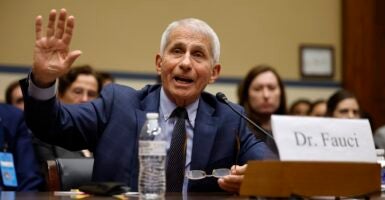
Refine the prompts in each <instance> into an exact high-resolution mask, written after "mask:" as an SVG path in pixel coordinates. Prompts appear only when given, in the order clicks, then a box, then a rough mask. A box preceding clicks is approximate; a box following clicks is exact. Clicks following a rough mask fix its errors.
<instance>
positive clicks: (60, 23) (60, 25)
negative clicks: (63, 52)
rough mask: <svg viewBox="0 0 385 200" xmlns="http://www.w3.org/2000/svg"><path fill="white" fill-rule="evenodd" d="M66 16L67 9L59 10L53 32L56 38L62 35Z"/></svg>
mask: <svg viewBox="0 0 385 200" xmlns="http://www.w3.org/2000/svg"><path fill="white" fill-rule="evenodd" d="M66 18H67V11H66V9H64V8H62V9H61V10H60V14H59V20H58V22H57V26H56V32H55V37H56V38H57V39H61V38H62V37H63V33H64V27H65V21H66Z"/></svg>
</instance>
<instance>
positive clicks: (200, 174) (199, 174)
mask: <svg viewBox="0 0 385 200" xmlns="http://www.w3.org/2000/svg"><path fill="white" fill-rule="evenodd" d="M235 139H236V140H235V141H236V144H235V147H236V149H237V156H236V159H235V165H234V170H235V171H236V166H237V165H238V155H239V150H240V138H239V133H238V134H235ZM227 175H231V170H230V169H227V168H219V169H214V170H213V172H212V173H211V174H206V172H205V171H203V170H190V171H187V172H186V174H185V176H186V177H187V178H188V179H190V180H200V179H204V178H206V177H215V178H222V177H224V176H227Z"/></svg>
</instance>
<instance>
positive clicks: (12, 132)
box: [0, 104, 43, 191]
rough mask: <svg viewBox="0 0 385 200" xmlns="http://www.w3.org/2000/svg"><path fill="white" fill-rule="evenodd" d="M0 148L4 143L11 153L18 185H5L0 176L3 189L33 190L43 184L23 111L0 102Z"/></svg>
mask: <svg viewBox="0 0 385 200" xmlns="http://www.w3.org/2000/svg"><path fill="white" fill-rule="evenodd" d="M0 129H1V130H0V134H1V135H0V137H1V138H2V139H1V140H0V141H1V142H0V143H1V144H0V148H1V151H3V146H4V144H6V146H7V152H8V153H12V155H13V161H14V166H15V171H16V176H17V182H18V187H17V188H12V187H5V186H4V185H3V182H2V179H1V177H0V187H3V189H4V190H17V191H34V190H38V189H39V187H40V186H41V185H42V184H43V177H42V176H41V174H40V170H39V168H38V163H37V160H36V158H35V154H34V151H33V147H32V137H31V134H30V133H29V131H28V128H27V126H26V124H25V121H24V117H23V112H22V111H21V110H19V109H17V108H15V107H13V106H10V105H6V104H0Z"/></svg>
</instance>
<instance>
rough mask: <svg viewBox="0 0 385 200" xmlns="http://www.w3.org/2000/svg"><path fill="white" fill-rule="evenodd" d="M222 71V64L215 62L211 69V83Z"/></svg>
mask: <svg viewBox="0 0 385 200" xmlns="http://www.w3.org/2000/svg"><path fill="white" fill-rule="evenodd" d="M220 73H221V65H220V64H215V65H214V67H213V68H212V69H211V77H210V80H209V83H214V82H215V81H216V80H217V79H218V77H219V74H220Z"/></svg>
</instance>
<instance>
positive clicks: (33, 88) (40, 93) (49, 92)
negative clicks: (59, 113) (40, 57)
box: [28, 73, 57, 100]
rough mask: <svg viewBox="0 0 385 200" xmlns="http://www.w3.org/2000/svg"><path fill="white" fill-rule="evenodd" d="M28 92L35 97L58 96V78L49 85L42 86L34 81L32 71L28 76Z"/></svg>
mask: <svg viewBox="0 0 385 200" xmlns="http://www.w3.org/2000/svg"><path fill="white" fill-rule="evenodd" d="M28 82H29V84H28V93H29V94H30V95H31V96H32V97H33V98H35V99H38V100H48V99H51V98H53V97H55V96H56V90H57V89H56V88H57V87H56V86H57V84H56V82H57V81H56V80H55V81H54V82H53V83H52V84H51V85H50V86H48V87H46V88H41V87H39V86H38V85H37V84H35V83H34V81H33V74H32V73H30V75H29V77H28Z"/></svg>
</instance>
